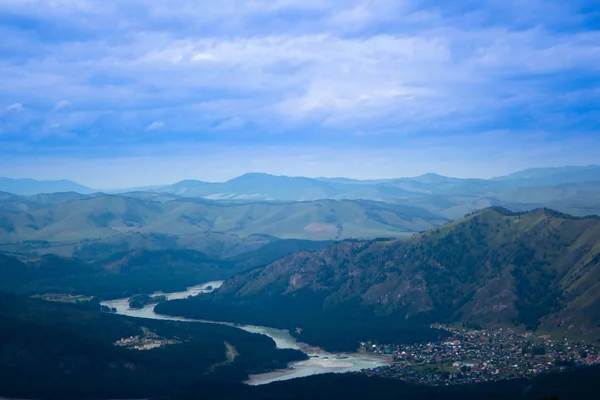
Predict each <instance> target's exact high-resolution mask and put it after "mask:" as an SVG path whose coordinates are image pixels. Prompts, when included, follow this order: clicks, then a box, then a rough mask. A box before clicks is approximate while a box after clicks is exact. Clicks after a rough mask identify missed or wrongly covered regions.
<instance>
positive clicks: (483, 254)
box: [161, 207, 600, 343]
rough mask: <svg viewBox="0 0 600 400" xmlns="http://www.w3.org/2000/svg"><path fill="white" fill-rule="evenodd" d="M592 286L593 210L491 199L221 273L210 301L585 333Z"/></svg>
mask: <svg viewBox="0 0 600 400" xmlns="http://www.w3.org/2000/svg"><path fill="white" fill-rule="evenodd" d="M599 288H600V218H599V217H596V216H591V217H572V216H568V215H565V214H562V213H558V212H555V211H554V210H549V209H537V210H534V211H530V212H526V213H519V212H517V213H515V212H512V211H509V210H506V209H503V208H498V207H494V208H487V209H485V210H482V211H479V212H477V213H473V214H471V215H469V216H467V217H466V218H463V219H461V220H458V221H453V222H449V223H447V224H445V225H443V226H440V227H438V228H435V229H432V230H429V231H427V232H424V233H421V234H416V235H414V236H413V237H411V238H406V239H399V240H375V241H343V242H340V243H337V244H334V245H331V246H329V247H326V248H325V249H323V250H321V251H320V252H306V251H304V252H299V253H295V254H292V255H289V256H287V257H284V258H282V259H280V260H277V261H275V262H274V263H272V264H270V265H268V266H266V267H264V268H258V269H255V270H252V271H249V272H246V273H242V274H239V275H236V276H234V277H232V278H230V279H228V280H227V281H226V282H225V283H224V284H223V286H222V287H221V288H219V290H217V291H216V292H215V294H214V299H213V304H212V305H213V306H214V304H217V305H218V306H219V307H221V308H222V309H221V312H223V313H224V315H226V313H227V310H229V309H231V310H236V309H237V307H240V309H242V308H243V309H245V310H247V313H248V314H249V315H251V314H252V311H249V310H253V309H256V310H262V311H261V313H263V314H264V313H267V314H269V313H271V314H272V315H277V312H276V311H277V304H280V303H286V302H292V303H293V304H303V303H305V304H306V307H310V308H309V309H306V310H305V311H306V312H308V313H314V314H315V315H317V316H318V315H328V316H329V317H328V318H336V317H332V315H339V316H340V317H339V318H340V320H339V321H338V324H340V325H341V326H343V324H346V323H348V322H349V321H352V320H353V319H356V318H368V320H369V321H371V322H370V323H371V324H376V323H377V322H376V321H379V320H381V321H384V320H385V321H388V323H389V321H394V320H396V321H419V322H420V323H434V322H441V323H449V324H463V325H465V326H470V327H479V326H487V327H502V326H510V327H516V328H520V329H530V330H538V331H540V332H543V333H551V334H557V335H571V336H574V337H585V338H588V339H592V340H595V339H596V338H598V337H600V325H599V324H598V322H600V315H597V314H598V312H597V311H596V310H599V309H600V291H599V290H598V289H599ZM309 305H310V306H309ZM203 307H204V306H203V304H202V303H200V302H199V301H198V300H196V301H194V300H190V302H189V303H187V302H185V301H184V302H180V303H179V304H171V305H169V304H166V305H164V306H163V307H162V308H161V312H165V313H167V314H174V315H183V316H192V315H193V316H194V317H197V318H198V317H199V318H201V317H202V313H203V312H207V311H206V309H205V308H203ZM194 310H195V311H194ZM231 312H232V313H233V312H234V311H231ZM256 312H258V311H256ZM359 315H360V317H359ZM286 321H287V322H286ZM373 321H375V322H373ZM244 322H245V323H252V321H251V320H246V321H244ZM261 322H263V323H264V322H265V321H261ZM268 322H270V321H268ZM273 322H275V323H278V324H279V325H280V326H282V325H284V326H286V327H288V328H290V329H293V328H296V327H300V328H304V326H303V325H302V324H306V325H307V326H309V327H310V328H311V332H307V333H306V335H308V336H309V337H310V335H313V336H316V339H315V340H316V342H317V343H319V342H320V341H323V340H325V339H324V337H326V336H327V335H329V336H331V335H333V333H332V332H335V329H336V328H335V327H329V329H330V330H331V331H327V332H319V326H318V325H314V324H312V325H311V321H306V319H305V318H303V317H302V316H301V315H300V314H298V315H290V316H287V317H283V316H281V320H276V321H273ZM286 324H287V325H286ZM355 329H359V330H360V328H355ZM315 332H318V334H316V333H315ZM384 333H385V332H384ZM337 334H340V335H341V334H342V333H341V332H337ZM367 339H369V338H366V337H364V336H363V337H362V338H359V340H367ZM371 339H377V338H371Z"/></svg>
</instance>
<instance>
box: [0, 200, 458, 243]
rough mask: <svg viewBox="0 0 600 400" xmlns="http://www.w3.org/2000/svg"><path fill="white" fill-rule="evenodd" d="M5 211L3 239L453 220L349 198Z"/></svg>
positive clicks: (321, 236)
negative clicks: (284, 201)
mask: <svg viewBox="0 0 600 400" xmlns="http://www.w3.org/2000/svg"><path fill="white" fill-rule="evenodd" d="M0 211H1V214H0V242H4V243H7V242H22V241H48V242H51V243H61V242H74V241H81V240H98V239H107V238H111V237H115V236H118V235H124V234H131V233H140V234H163V235H174V236H178V237H188V236H193V235H198V234H205V233H207V232H214V233H221V234H226V235H228V236H236V237H248V236H251V235H253V234H266V235H271V236H274V237H278V238H284V239H309V240H332V239H342V238H348V237H362V238H369V237H376V236H406V235H409V234H411V233H414V232H419V231H423V230H427V229H429V228H431V227H434V226H437V225H439V224H441V223H444V222H445V221H446V219H445V218H443V217H439V216H437V215H435V214H432V213H431V212H429V211H427V210H424V209H422V208H419V207H416V206H401V205H394V204H385V203H377V202H372V201H350V200H344V201H334V200H321V201H312V202H294V203H243V204H240V203H232V204H228V203H217V202H207V201H201V200H195V199H189V200H173V201H168V202H155V201H149V200H141V199H138V198H133V197H126V196H114V195H100V196H91V197H84V198H77V199H74V200H71V201H64V202H56V203H54V202H44V203H39V202H32V200H31V199H30V198H25V199H23V198H20V197H15V198H9V199H4V200H1V201H0Z"/></svg>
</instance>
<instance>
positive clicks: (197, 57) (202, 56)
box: [191, 53, 218, 61]
mask: <svg viewBox="0 0 600 400" xmlns="http://www.w3.org/2000/svg"><path fill="white" fill-rule="evenodd" d="M191 60H192V61H217V60H218V58H217V57H215V56H213V55H212V54H208V53H196V54H194V55H193V56H192V57H191Z"/></svg>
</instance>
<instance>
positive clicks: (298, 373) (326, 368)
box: [102, 281, 390, 385]
mask: <svg viewBox="0 0 600 400" xmlns="http://www.w3.org/2000/svg"><path fill="white" fill-rule="evenodd" d="M222 283H223V281H213V282H206V283H203V284H201V285H196V286H192V287H189V288H188V289H187V290H186V291H183V292H176V293H162V292H156V293H153V294H154V295H165V296H167V299H168V300H175V299H185V298H187V297H189V296H196V295H199V294H203V293H210V292H211V291H212V290H214V289H216V288H218V287H219V286H221V284H222ZM102 304H103V305H105V306H107V307H110V308H115V309H116V310H117V314H120V315H126V316H129V317H136V318H150V319H160V320H168V321H187V322H204V323H211V324H222V325H228V326H232V327H235V328H239V329H243V330H245V331H247V332H251V333H258V334H262V335H266V336H268V337H270V338H271V339H273V340H274V341H275V345H276V346H277V347H278V348H280V349H296V350H300V351H303V352H304V353H306V354H307V355H308V356H309V357H310V359H308V360H305V361H300V362H293V363H290V364H289V365H288V368H287V369H283V370H276V371H272V372H267V373H264V374H258V375H251V376H250V378H249V379H248V380H247V381H246V383H247V384H249V385H263V384H266V383H270V382H275V381H283V380H288V379H293V378H300V377H306V376H310V375H317V374H325V373H342V372H353V371H360V370H362V369H368V368H377V367H381V366H384V365H389V363H390V360H389V358H387V357H382V356H377V355H373V354H369V353H336V354H333V353H328V352H326V351H324V350H322V349H319V348H315V347H311V346H309V345H307V344H306V343H302V342H298V341H297V340H296V339H295V338H294V337H293V336H292V335H290V334H289V332H288V331H286V330H283V329H276V328H270V327H266V326H255V325H237V324H233V323H230V322H221V321H206V320H197V319H188V318H181V317H172V316H169V315H162V314H157V313H155V312H154V307H155V305H154V304H149V305H147V306H146V307H144V308H141V309H132V308H129V298H125V299H118V300H111V301H105V302H102Z"/></svg>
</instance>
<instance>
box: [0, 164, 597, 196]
mask: <svg viewBox="0 0 600 400" xmlns="http://www.w3.org/2000/svg"><path fill="white" fill-rule="evenodd" d="M584 182H600V166H597V165H591V166H584V167H556V168H535V169H527V170H523V171H519V172H515V173H513V174H510V175H506V176H502V177H497V178H492V179H462V178H451V177H447V176H442V175H438V174H433V173H431V174H425V175H421V176H417V177H414V178H397V179H379V180H357V179H350V178H341V177H340V178H305V177H290V176H275V175H269V174H264V173H248V174H245V175H242V176H239V177H237V178H233V179H230V180H228V181H226V182H203V181H199V180H193V179H188V180H183V181H180V182H177V183H174V184H172V185H160V186H147V187H140V188H131V189H122V190H110V191H106V190H99V189H91V188H89V187H86V186H83V185H80V184H78V183H76V182H73V181H68V180H57V181H38V180H33V179H9V178H0V191H2V192H8V193H14V194H19V195H32V194H39V193H57V192H77V193H81V194H90V193H96V192H108V193H127V192H153V193H169V194H173V195H177V196H182V197H202V198H207V199H214V200H271V201H273V200H280V201H306V200H322V199H370V200H380V201H384V200H386V199H393V198H403V197H411V196H414V195H418V194H422V193H430V194H461V195H465V194H482V193H485V192H489V191H490V190H491V191H493V190H496V191H497V190H505V189H507V188H515V187H522V186H526V187H529V186H552V185H560V184H568V183H584ZM431 185H434V186H431Z"/></svg>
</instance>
